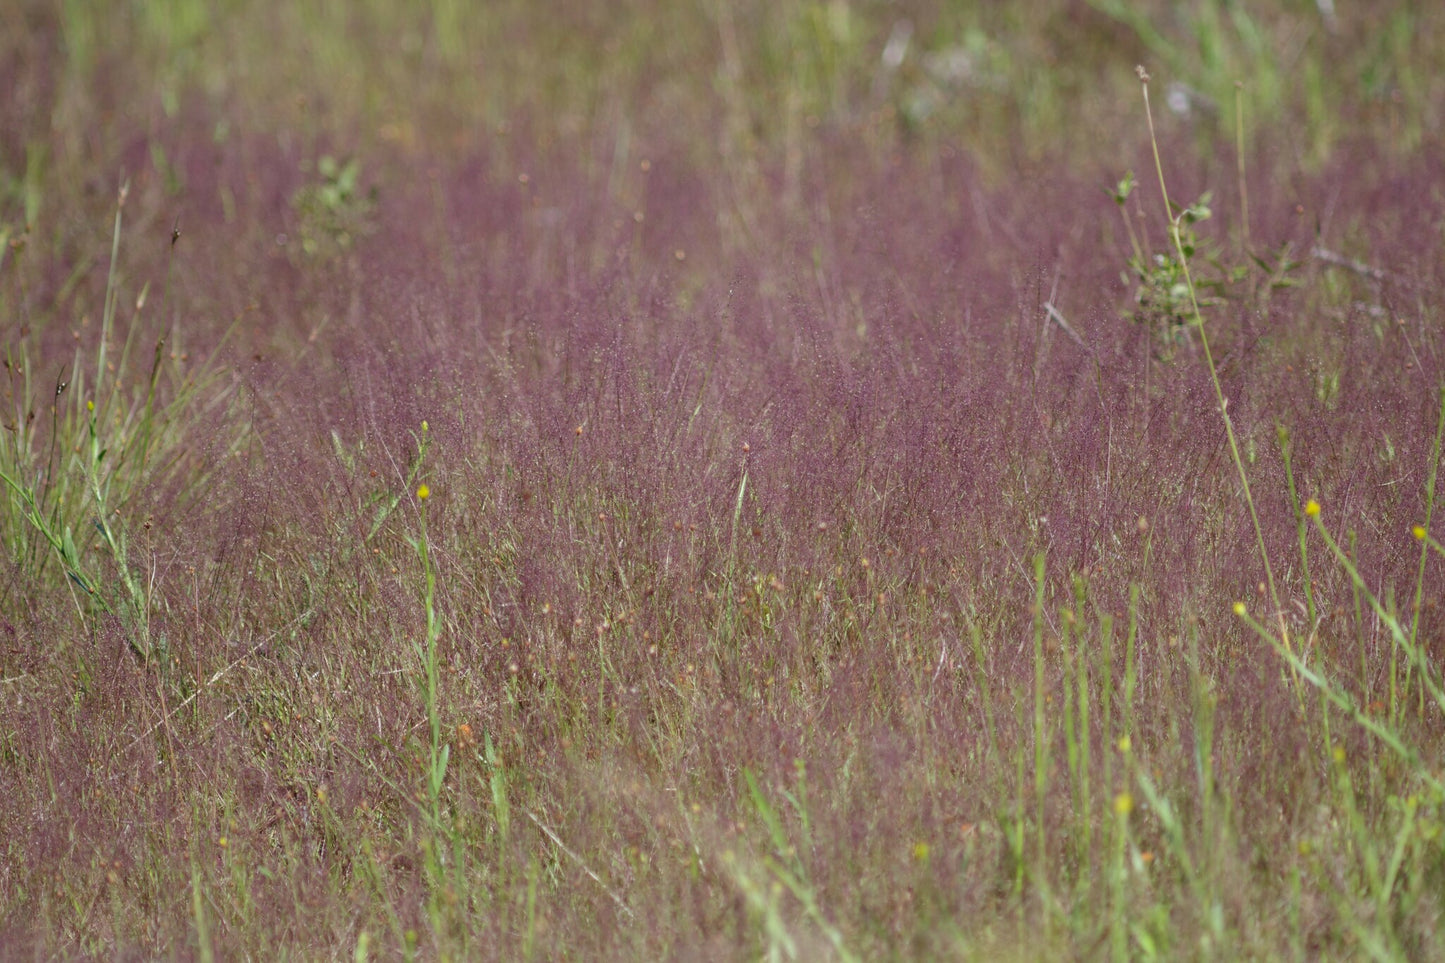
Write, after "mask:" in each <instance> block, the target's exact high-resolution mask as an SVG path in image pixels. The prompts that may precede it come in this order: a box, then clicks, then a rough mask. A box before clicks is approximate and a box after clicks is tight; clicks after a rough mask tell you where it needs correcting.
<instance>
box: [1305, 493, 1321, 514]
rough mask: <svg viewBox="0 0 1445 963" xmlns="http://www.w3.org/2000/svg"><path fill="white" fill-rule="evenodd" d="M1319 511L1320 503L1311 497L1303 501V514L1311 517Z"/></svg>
mask: <svg viewBox="0 0 1445 963" xmlns="http://www.w3.org/2000/svg"><path fill="white" fill-rule="evenodd" d="M1319 513H1320V503H1319V502H1317V501H1315V500H1314V499H1313V498H1311V499H1310V500H1309V501H1307V502H1305V514H1306V515H1309V516H1310V517H1311V518H1313V517H1314V516H1315V515H1318V514H1319Z"/></svg>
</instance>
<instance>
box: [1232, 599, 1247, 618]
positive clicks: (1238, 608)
mask: <svg viewBox="0 0 1445 963" xmlns="http://www.w3.org/2000/svg"><path fill="white" fill-rule="evenodd" d="M1234 614H1235V615H1237V616H1239V617H1240V618H1244V617H1245V616H1246V615H1248V614H1249V608H1248V607H1247V606H1246V605H1245V604H1244V603H1243V602H1235V603H1234Z"/></svg>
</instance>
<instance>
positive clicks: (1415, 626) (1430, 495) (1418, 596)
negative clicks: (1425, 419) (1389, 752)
mask: <svg viewBox="0 0 1445 963" xmlns="http://www.w3.org/2000/svg"><path fill="white" fill-rule="evenodd" d="M1438 393H1439V396H1440V414H1439V415H1438V416H1437V418H1436V424H1435V445H1434V447H1433V448H1432V449H1431V452H1430V471H1429V474H1428V475H1427V476H1426V479H1425V522H1424V524H1423V525H1419V526H1417V527H1416V529H1415V531H1416V533H1417V535H1416V537H1418V538H1420V564H1419V566H1418V567H1417V568H1416V570H1415V598H1414V601H1412V602H1411V603H1410V645H1411V647H1415V646H1418V644H1419V638H1420V612H1421V606H1422V605H1423V603H1424V598H1425V560H1426V559H1427V558H1428V557H1429V554H1430V546H1429V544H1428V543H1426V541H1425V539H1424V538H1423V537H1421V534H1420V533H1422V532H1423V534H1424V535H1429V533H1430V523H1431V521H1432V520H1433V519H1434V517H1435V478H1436V473H1437V472H1438V470H1439V468H1440V447H1441V442H1442V441H1445V385H1441V386H1440V388H1439V389H1438ZM1414 668H1415V666H1414V663H1413V662H1412V663H1411V664H1410V666H1409V667H1408V668H1407V669H1406V670H1405V697H1406V698H1407V699H1408V698H1409V694H1410V682H1411V674H1412V673H1413V671H1414ZM1418 695H1419V702H1418V704H1417V706H1416V710H1415V711H1416V715H1417V716H1421V717H1423V716H1424V714H1425V687H1424V686H1423V685H1421V686H1419V687H1418Z"/></svg>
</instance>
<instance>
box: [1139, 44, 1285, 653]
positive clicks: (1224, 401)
mask: <svg viewBox="0 0 1445 963" xmlns="http://www.w3.org/2000/svg"><path fill="white" fill-rule="evenodd" d="M1137 71H1138V74H1139V81H1140V89H1141V90H1142V91H1143V93H1144V116H1145V118H1146V119H1147V120H1148V123H1149V144H1150V147H1151V148H1152V149H1153V152H1154V170H1155V173H1156V174H1158V176H1159V193H1160V195H1161V196H1162V197H1163V199H1164V215H1165V217H1167V218H1168V219H1169V234H1170V238H1171V239H1172V240H1173V242H1174V251H1175V253H1176V254H1177V255H1178V257H1179V264H1180V267H1181V268H1182V269H1183V271H1184V283H1185V286H1186V287H1187V288H1188V289H1189V306H1190V309H1191V310H1192V311H1193V314H1194V323H1195V327H1196V328H1198V330H1199V341H1200V345H1201V347H1203V349H1204V360H1205V363H1206V364H1207V365H1208V367H1209V380H1210V383H1211V384H1213V385H1214V396H1215V399H1216V400H1217V401H1218V402H1219V415H1220V417H1221V418H1222V419H1223V421H1224V432H1225V435H1226V437H1227V438H1228V439H1229V454H1230V457H1231V459H1232V460H1233V461H1234V467H1235V469H1236V470H1237V471H1238V472H1239V482H1240V486H1241V487H1242V488H1243V490H1244V501H1245V504H1246V505H1247V506H1248V507H1249V518H1250V521H1251V522H1252V523H1253V524H1254V537H1255V542H1256V544H1257V546H1258V548H1259V560H1260V562H1261V564H1263V566H1264V577H1265V581H1266V583H1267V584H1268V586H1269V597H1270V600H1271V601H1272V602H1273V603H1274V615H1275V619H1276V620H1277V621H1278V622H1279V632H1280V638H1281V639H1283V640H1284V644H1285V647H1286V648H1288V649H1289V650H1290V651H1293V650H1294V645H1293V643H1292V642H1291V641H1290V635H1289V626H1288V624H1287V623H1286V622H1285V618H1284V606H1283V605H1282V604H1281V603H1280V599H1279V590H1278V589H1277V588H1276V586H1275V581H1274V569H1273V568H1272V567H1271V566H1270V564H1269V552H1268V551H1267V550H1266V549H1265V545H1264V528H1263V526H1262V525H1260V522H1259V513H1258V512H1257V511H1256V510H1255V505H1254V495H1253V493H1252V492H1251V491H1250V487H1249V473H1248V472H1246V471H1245V470H1244V459H1243V458H1242V457H1241V456H1240V453H1239V441H1238V439H1237V438H1236V437H1235V434H1234V419H1232V418H1231V417H1230V416H1229V399H1228V398H1226V397H1224V387H1223V385H1221V384H1220V382H1219V369H1218V367H1217V366H1216V365H1215V363H1214V352H1213V351H1212V350H1211V349H1210V347H1209V334H1208V332H1207V331H1206V330H1205V326H1204V316H1203V314H1202V313H1201V312H1200V310H1199V298H1198V295H1197V293H1196V291H1195V287H1194V277H1193V275H1192V273H1191V272H1190V269H1189V258H1188V257H1187V256H1185V253H1184V242H1183V240H1182V239H1181V237H1180V233H1179V218H1180V215H1175V214H1174V213H1173V211H1174V208H1173V207H1172V206H1171V204H1170V202H1169V188H1168V187H1167V186H1166V184H1165V181H1164V162H1163V160H1162V159H1161V158H1160V156H1159V138H1158V135H1157V134H1156V133H1155V130H1154V112H1153V110H1151V109H1150V106H1149V74H1148V73H1147V72H1145V70H1144V68H1143V67H1139V68H1137Z"/></svg>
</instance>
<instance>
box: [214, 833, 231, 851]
mask: <svg viewBox="0 0 1445 963" xmlns="http://www.w3.org/2000/svg"><path fill="white" fill-rule="evenodd" d="M230 844H231V841H230V840H229V839H227V838H226V837H225V836H222V837H220V838H219V839H217V840H216V845H217V846H219V847H221V848H222V849H225V848H226V847H227V846H229V845H230Z"/></svg>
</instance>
